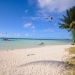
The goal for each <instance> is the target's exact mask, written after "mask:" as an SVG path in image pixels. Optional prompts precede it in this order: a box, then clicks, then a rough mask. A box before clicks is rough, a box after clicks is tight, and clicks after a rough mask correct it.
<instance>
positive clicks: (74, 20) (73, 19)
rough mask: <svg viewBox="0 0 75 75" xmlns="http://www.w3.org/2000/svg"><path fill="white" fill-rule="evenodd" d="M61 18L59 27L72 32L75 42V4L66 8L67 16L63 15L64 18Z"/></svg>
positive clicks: (74, 41)
mask: <svg viewBox="0 0 75 75" xmlns="http://www.w3.org/2000/svg"><path fill="white" fill-rule="evenodd" d="M60 20H61V21H62V22H61V23H59V27H60V28H62V29H67V30H68V32H69V31H71V32H72V37H73V43H74V44H75V6H73V7H72V8H70V9H69V10H66V16H64V15H63V19H60Z"/></svg>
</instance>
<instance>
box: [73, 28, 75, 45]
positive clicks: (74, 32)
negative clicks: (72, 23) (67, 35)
mask: <svg viewBox="0 0 75 75" xmlns="http://www.w3.org/2000/svg"><path fill="white" fill-rule="evenodd" d="M72 36H73V44H75V29H72Z"/></svg>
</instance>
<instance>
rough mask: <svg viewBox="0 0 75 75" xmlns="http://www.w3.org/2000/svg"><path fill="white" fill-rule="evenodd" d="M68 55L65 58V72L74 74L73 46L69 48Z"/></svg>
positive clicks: (74, 55) (74, 49)
mask: <svg viewBox="0 0 75 75" xmlns="http://www.w3.org/2000/svg"><path fill="white" fill-rule="evenodd" d="M69 53H70V55H71V56H70V57H68V58H67V59H66V63H67V64H68V66H67V68H66V69H67V73H66V75H75V47H71V48H69Z"/></svg>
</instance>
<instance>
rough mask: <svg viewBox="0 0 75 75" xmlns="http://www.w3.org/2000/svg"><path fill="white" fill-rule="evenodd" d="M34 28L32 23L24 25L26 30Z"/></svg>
mask: <svg viewBox="0 0 75 75" xmlns="http://www.w3.org/2000/svg"><path fill="white" fill-rule="evenodd" d="M31 26H32V23H26V24H24V27H25V28H29V27H31Z"/></svg>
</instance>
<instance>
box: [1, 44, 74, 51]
mask: <svg viewBox="0 0 75 75" xmlns="http://www.w3.org/2000/svg"><path fill="white" fill-rule="evenodd" d="M58 45H59V44H57V45H56V44H55V45H39V46H37V47H28V48H15V49H14V48H12V49H0V51H7V50H23V49H32V48H41V47H45V46H58ZM61 45H62V46H63V44H60V45H59V46H61ZM66 45H71V44H65V45H64V46H66ZM71 46H73V45H71Z"/></svg>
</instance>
